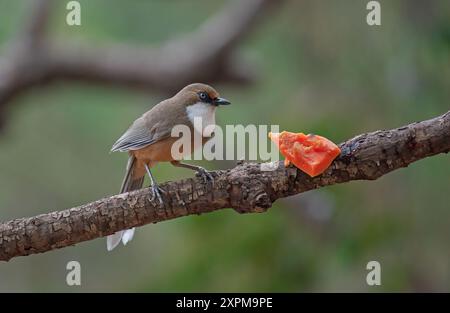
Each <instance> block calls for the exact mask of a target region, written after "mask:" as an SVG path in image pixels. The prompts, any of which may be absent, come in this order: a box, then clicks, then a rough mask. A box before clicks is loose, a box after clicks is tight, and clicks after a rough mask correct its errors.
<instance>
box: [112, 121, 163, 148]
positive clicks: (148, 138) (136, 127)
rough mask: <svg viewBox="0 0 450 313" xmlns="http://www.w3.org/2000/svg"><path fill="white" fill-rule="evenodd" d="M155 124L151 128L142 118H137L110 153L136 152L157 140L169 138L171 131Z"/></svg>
mask: <svg viewBox="0 0 450 313" xmlns="http://www.w3.org/2000/svg"><path fill="white" fill-rule="evenodd" d="M161 126H162V125H160V123H155V124H153V125H152V126H151V127H149V126H148V125H147V123H146V122H145V119H144V117H140V118H138V119H137V120H136V121H135V122H134V123H133V125H131V126H130V128H128V130H127V131H126V132H125V133H124V134H123V135H122V136H121V137H120V138H119V139H118V140H117V141H116V143H114V145H113V146H112V148H111V151H113V152H114V151H120V152H124V151H130V150H138V149H141V148H144V147H146V146H148V145H151V144H153V143H155V142H157V141H159V140H162V139H165V138H168V137H170V132H171V129H170V128H167V127H161Z"/></svg>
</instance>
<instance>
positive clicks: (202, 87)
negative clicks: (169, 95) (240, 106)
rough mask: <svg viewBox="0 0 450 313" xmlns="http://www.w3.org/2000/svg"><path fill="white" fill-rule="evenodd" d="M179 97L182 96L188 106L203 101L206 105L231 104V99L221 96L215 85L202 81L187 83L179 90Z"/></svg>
mask: <svg viewBox="0 0 450 313" xmlns="http://www.w3.org/2000/svg"><path fill="white" fill-rule="evenodd" d="M177 97H180V98H182V99H183V103H185V105H186V106H190V105H194V104H200V103H201V104H203V105H205V106H212V107H218V106H219V105H228V104H230V101H228V100H227V99H225V98H221V97H220V95H219V93H218V92H217V91H216V90H215V89H214V88H213V87H211V86H209V85H206V84H201V83H195V84H190V85H187V86H186V87H184V88H183V89H181V90H180V92H178V94H177Z"/></svg>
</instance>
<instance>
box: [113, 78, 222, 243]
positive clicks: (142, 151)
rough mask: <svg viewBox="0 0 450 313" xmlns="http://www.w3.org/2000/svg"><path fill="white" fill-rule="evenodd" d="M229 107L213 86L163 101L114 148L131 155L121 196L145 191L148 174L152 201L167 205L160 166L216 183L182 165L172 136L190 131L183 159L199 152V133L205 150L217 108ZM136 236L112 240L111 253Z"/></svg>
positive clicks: (124, 235) (202, 172) (185, 90)
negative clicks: (181, 129) (157, 174)
mask: <svg viewBox="0 0 450 313" xmlns="http://www.w3.org/2000/svg"><path fill="white" fill-rule="evenodd" d="M226 104H230V102H229V101H228V100H226V99H224V98H221V97H220V96H219V94H218V93H217V91H216V90H214V88H212V87H211V86H208V85H205V84H199V83H197V84H191V85H188V86H186V87H184V88H183V89H182V90H181V91H179V92H178V93H177V94H176V95H175V96H173V97H172V98H170V99H167V100H164V101H161V102H160V103H158V104H157V105H155V106H154V107H153V108H152V109H150V110H149V111H147V112H146V113H144V114H143V115H142V116H141V117H139V118H138V119H137V120H135V121H134V123H133V124H132V125H131V126H130V128H128V130H127V131H126V132H125V133H124V134H123V135H122V136H121V137H120V138H119V139H118V140H117V141H116V143H115V144H114V145H113V146H112V148H111V151H121V152H125V151H126V152H128V154H129V158H128V164H127V168H126V174H125V177H124V180H123V182H122V187H121V188H120V192H121V193H124V192H128V191H132V190H136V189H140V188H142V184H143V182H144V178H145V174H146V173H147V174H148V176H149V178H150V182H151V192H152V199H155V198H156V199H158V201H159V202H160V204H163V201H162V198H161V192H164V191H163V190H162V189H161V188H160V187H159V186H158V184H157V183H156V180H155V178H154V177H153V175H152V172H151V171H150V168H152V167H153V166H155V164H156V163H158V162H171V163H172V165H174V166H177V167H184V168H188V169H191V170H194V171H197V172H198V173H199V175H201V176H202V177H203V178H204V179H205V180H210V181H211V182H212V179H213V178H212V176H211V174H210V173H208V171H206V170H205V169H204V168H203V167H200V166H195V165H190V164H186V163H182V162H181V159H180V158H179V157H175V156H173V155H172V146H173V144H174V143H175V142H176V141H177V140H179V139H180V138H178V137H172V136H171V132H172V129H173V128H174V127H175V126H177V125H184V126H187V127H188V128H189V130H190V134H191V138H190V140H191V143H192V144H191V145H190V146H191V149H190V151H181V152H182V155H187V154H191V153H192V152H193V151H194V150H195V149H197V148H199V146H196V141H195V140H194V136H195V133H197V136H198V135H200V136H201V138H202V140H201V146H202V145H204V144H205V143H206V142H207V141H208V140H209V139H210V138H211V134H206V133H205V128H206V127H207V126H208V125H215V113H216V108H217V107H218V106H219V105H226ZM194 119H196V120H197V119H201V122H202V123H201V124H202V125H201V127H200V128H201V129H199V127H198V125H197V124H198V123H197V124H195V123H194ZM209 129H211V128H209ZM197 145H198V144H197ZM133 235H134V228H132V229H128V230H125V231H119V232H116V233H114V234H113V235H110V236H108V238H107V249H108V250H109V251H111V250H112V249H114V248H115V247H116V246H117V245H118V244H119V243H120V241H121V240H122V242H123V244H124V245H125V244H127V242H129V241H130V240H131V239H132V238H133Z"/></svg>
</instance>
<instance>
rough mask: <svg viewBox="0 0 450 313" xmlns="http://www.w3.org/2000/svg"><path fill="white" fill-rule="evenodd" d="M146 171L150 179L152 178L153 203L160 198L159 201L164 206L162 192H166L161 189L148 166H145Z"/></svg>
mask: <svg viewBox="0 0 450 313" xmlns="http://www.w3.org/2000/svg"><path fill="white" fill-rule="evenodd" d="M144 166H145V170H146V171H147V174H148V177H150V183H151V186H150V188H151V189H152V193H153V195H152V198H151V201H153V200H154V199H155V197H156V198H158V201H159V203H160V204H163V201H162V198H161V192H164V190H163V189H161V188H160V187H159V186H158V184H157V183H156V180H155V178H154V177H153V174H152V172H151V171H150V168H149V167H148V166H147V164H144Z"/></svg>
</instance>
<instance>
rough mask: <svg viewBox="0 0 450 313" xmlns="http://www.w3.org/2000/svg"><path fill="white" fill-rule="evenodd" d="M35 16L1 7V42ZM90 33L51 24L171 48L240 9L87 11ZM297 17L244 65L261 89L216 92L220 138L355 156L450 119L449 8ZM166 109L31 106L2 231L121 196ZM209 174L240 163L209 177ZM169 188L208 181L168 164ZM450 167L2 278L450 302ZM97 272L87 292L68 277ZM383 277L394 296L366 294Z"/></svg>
mask: <svg viewBox="0 0 450 313" xmlns="http://www.w3.org/2000/svg"><path fill="white" fill-rule="evenodd" d="M31 1H33V0H20V1H18V0H0V44H1V45H2V46H7V45H8V44H9V41H10V40H11V39H12V38H13V37H14V36H15V35H16V34H17V30H18V29H19V28H20V27H21V26H22V25H23V19H24V17H25V13H26V11H27V10H26V9H27V6H28V5H29V3H30V2H31ZM80 2H81V6H82V26H80V27H69V26H67V25H66V23H65V15H66V12H67V11H66V10H65V3H66V1H58V7H57V8H55V10H54V11H53V14H52V23H51V34H50V35H51V36H53V37H56V38H58V37H60V38H62V39H65V40H71V39H74V40H86V41H90V42H92V44H93V45H96V44H101V43H108V42H120V43H129V44H149V45H158V43H160V42H163V41H165V40H167V39H169V38H173V37H174V36H179V35H180V34H183V33H186V32H189V31H191V30H194V29H195V28H196V27H197V26H199V25H200V24H201V23H202V22H203V21H204V20H205V19H206V18H207V17H209V16H211V15H212V14H214V13H215V12H217V11H218V10H220V9H221V7H222V6H223V4H224V1H214V2H213V1H207V0H203V1H181V0H177V1H162V0H160V1H119V0H114V1H111V0H90V1H80ZM380 2H381V8H382V26H378V27H369V26H368V25H367V24H366V14H367V10H366V7H365V6H366V4H367V1H361V0H343V1H324V0H321V1H317V0H305V1H286V2H285V3H284V4H283V5H282V6H281V7H280V8H279V10H276V11H274V12H273V14H270V15H268V16H267V17H266V18H265V19H263V20H262V23H260V24H259V25H258V26H257V27H256V28H255V30H254V31H253V32H252V33H251V34H250V36H249V37H248V38H247V39H246V40H245V41H244V42H243V43H242V44H241V45H240V46H239V48H238V50H239V51H240V52H242V53H244V54H246V55H247V56H248V57H249V59H251V60H253V61H254V63H256V64H257V65H258V69H259V76H258V80H257V81H256V82H255V83H254V84H253V85H251V86H247V87H242V86H241V87H240V86H230V85H225V84H223V85H215V87H216V88H217V89H218V90H219V91H220V92H221V94H222V95H224V96H226V97H227V98H229V99H230V100H232V102H233V104H232V106H230V107H226V108H224V109H221V110H219V111H218V124H220V125H225V124H244V125H245V124H250V123H253V124H279V125H280V128H281V129H285V130H290V131H303V132H306V133H308V132H314V133H318V134H321V135H323V136H326V137H328V138H330V139H332V140H334V141H335V142H341V141H343V140H346V139H348V138H351V137H353V136H354V135H357V134H359V133H362V132H367V131H373V130H377V129H383V128H394V127H397V126H401V125H403V124H407V123H410V122H413V121H419V120H424V119H428V118H431V117H434V116H437V115H440V114H442V113H444V112H445V111H447V110H449V109H450V105H449V103H450V88H449V87H450V58H449V57H450V2H449V1H447V0H442V1H438V0H432V1H422V0H414V1H412V0H411V1H407V0H403V1H400V0H396V1H380ZM166 96H167V95H166V94H160V93H153V92H151V91H150V92H148V93H145V92H142V91H136V90H131V89H125V88H118V87H109V86H106V85H96V84H86V83H56V84H52V85H50V86H48V87H45V88H37V89H35V90H33V91H32V92H27V93H26V94H23V95H22V96H20V97H18V98H15V99H14V101H13V102H12V103H11V107H10V109H9V110H8V113H9V114H8V116H7V123H6V125H5V127H4V128H3V129H2V130H1V132H0V186H1V188H0V220H2V221H7V220H9V219H13V218H17V217H25V216H32V215H36V214H40V213H46V212H50V211H53V210H60V209H64V208H69V207H72V206H77V205H80V204H83V203H87V202H90V201H93V200H96V199H99V198H102V197H105V196H108V195H112V194H115V193H116V192H117V191H118V189H119V187H120V183H121V180H122V175H123V173H124V167H125V163H126V158H127V156H126V155H125V154H120V153H114V154H109V149H110V147H111V145H112V143H113V142H114V141H115V140H116V139H117V138H118V137H119V136H120V135H121V134H122V132H123V131H124V130H125V129H126V128H127V127H128V125H129V124H130V123H131V122H132V121H133V120H134V119H135V118H136V117H137V116H139V115H140V114H142V113H143V112H145V111H146V110H148V109H149V108H150V107H151V106H152V105H153V104H155V103H157V102H158V101H160V100H161V99H163V98H165V97H166ZM203 165H204V166H206V167H207V168H210V169H213V168H225V167H232V166H234V164H233V162H226V163H225V162H214V163H213V162H211V163H205V162H204V163H203ZM155 175H156V177H157V179H158V180H159V181H161V182H162V181H166V180H176V179H179V178H181V177H188V176H191V175H192V173H190V172H189V171H187V170H186V171H185V170H177V169H174V168H173V167H171V166H170V165H169V166H167V165H161V166H158V167H157V168H156V170H155ZM449 188H450V162H449V155H439V156H435V157H432V158H428V159H424V160H421V161H419V162H417V163H415V164H413V165H411V166H410V167H409V168H406V169H401V170H398V171H395V172H393V173H391V174H389V175H387V176H384V177H382V178H381V179H379V180H377V181H372V182H351V183H347V184H343V185H338V186H333V187H328V188H324V189H320V190H317V191H313V192H308V193H305V194H302V195H299V196H295V197H292V198H289V199H285V200H280V201H277V202H276V203H275V205H274V207H273V208H272V209H270V210H269V211H268V212H267V213H266V214H249V215H238V214H236V213H235V212H234V211H232V210H222V211H219V212H214V213H211V214H204V215H201V216H191V217H185V218H180V219H176V220H173V221H168V222H163V223H159V224H155V225H147V226H144V227H141V228H139V229H138V231H137V232H136V236H135V239H134V240H133V241H132V242H131V243H130V244H129V245H128V246H127V247H123V246H120V247H119V248H117V249H116V250H114V251H113V252H109V253H108V252H107V251H106V247H105V246H106V244H105V239H104V238H101V239H97V240H92V241H89V242H85V243H81V244H78V245H76V246H74V247H69V248H65V249H62V250H56V251H52V252H48V253H45V254H39V255H32V256H28V257H20V258H15V259H12V260H11V261H10V262H8V263H1V264H0V291H43V292H49V291H68V292H72V291H247V292H249V291H294V292H296V291H450V245H449V242H450V228H449V221H450V205H449V202H450V196H449V190H450V189H449ZM70 260H77V261H79V262H80V263H81V270H82V285H81V287H68V286H67V285H66V280H65V277H66V273H67V271H66V269H65V267H66V264H67V262H68V261H70ZM370 260H377V261H379V262H380V263H381V271H382V285H381V286H379V287H369V286H367V284H366V274H367V270H366V264H367V262H369V261H370Z"/></svg>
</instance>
